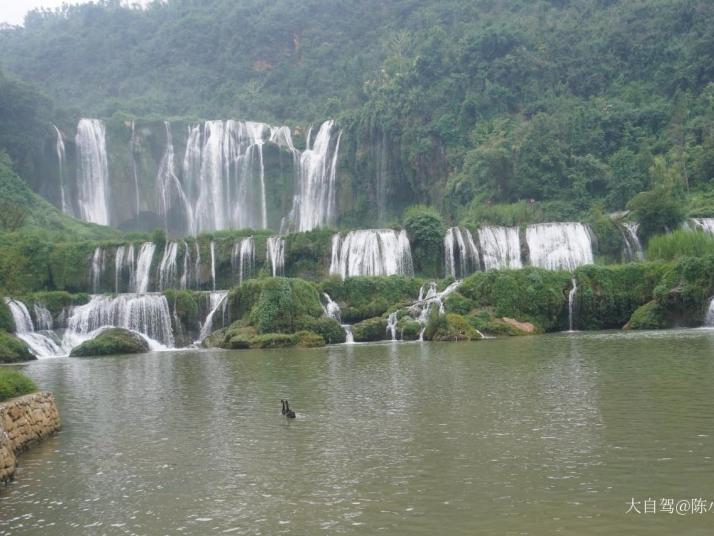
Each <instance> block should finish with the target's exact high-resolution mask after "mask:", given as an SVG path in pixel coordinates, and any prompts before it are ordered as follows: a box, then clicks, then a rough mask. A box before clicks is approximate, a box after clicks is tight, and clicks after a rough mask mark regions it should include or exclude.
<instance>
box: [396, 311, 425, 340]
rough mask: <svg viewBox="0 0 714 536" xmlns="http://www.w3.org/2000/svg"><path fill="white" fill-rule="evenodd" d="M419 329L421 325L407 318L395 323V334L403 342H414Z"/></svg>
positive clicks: (417, 336) (417, 337)
mask: <svg viewBox="0 0 714 536" xmlns="http://www.w3.org/2000/svg"><path fill="white" fill-rule="evenodd" d="M421 329H422V326H421V324H420V323H419V322H417V321H416V320H414V319H413V318H411V317H408V316H405V317H402V318H400V319H399V322H398V323H397V334H398V336H399V338H400V339H402V340H403V341H416V340H417V339H419V334H420V333H421Z"/></svg>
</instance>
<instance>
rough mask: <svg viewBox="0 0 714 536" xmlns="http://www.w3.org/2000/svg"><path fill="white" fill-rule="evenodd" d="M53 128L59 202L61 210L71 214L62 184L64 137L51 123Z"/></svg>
mask: <svg viewBox="0 0 714 536" xmlns="http://www.w3.org/2000/svg"><path fill="white" fill-rule="evenodd" d="M52 128H54V129H55V134H56V135H57V141H56V142H55V152H56V153H57V165H58V166H59V167H58V169H59V190H60V204H61V208H62V212H64V213H65V214H72V212H71V210H70V209H69V207H68V206H67V194H66V192H65V186H64V167H65V165H64V161H65V154H66V153H65V147H64V138H62V132H60V129H58V128H57V127H56V126H55V125H52Z"/></svg>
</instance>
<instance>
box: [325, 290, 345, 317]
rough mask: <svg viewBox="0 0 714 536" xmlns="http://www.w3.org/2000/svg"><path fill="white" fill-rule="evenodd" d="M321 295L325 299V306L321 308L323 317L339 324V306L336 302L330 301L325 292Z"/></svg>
mask: <svg viewBox="0 0 714 536" xmlns="http://www.w3.org/2000/svg"><path fill="white" fill-rule="evenodd" d="M322 295H323V296H324V298H325V304H324V305H323V306H322V309H323V311H324V312H325V316H327V317H329V318H334V319H335V320H337V321H338V322H340V321H341V319H340V314H341V311H340V306H339V305H338V304H337V302H335V301H333V300H332V298H331V297H330V295H329V294H328V293H327V292H323V293H322Z"/></svg>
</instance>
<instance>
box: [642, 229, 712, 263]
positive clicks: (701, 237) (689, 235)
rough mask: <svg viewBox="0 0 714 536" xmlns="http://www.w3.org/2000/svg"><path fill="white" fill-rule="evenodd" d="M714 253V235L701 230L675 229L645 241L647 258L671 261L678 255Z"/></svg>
mask: <svg viewBox="0 0 714 536" xmlns="http://www.w3.org/2000/svg"><path fill="white" fill-rule="evenodd" d="M706 255H714V236H712V235H710V234H708V233H704V232H702V231H689V230H684V229H677V230H676V231H674V232H672V233H668V234H662V235H657V236H653V237H652V238H650V240H649V242H648V243H647V258H648V259H649V260H663V261H673V260H677V259H679V258H680V257H685V256H688V257H704V256H706Z"/></svg>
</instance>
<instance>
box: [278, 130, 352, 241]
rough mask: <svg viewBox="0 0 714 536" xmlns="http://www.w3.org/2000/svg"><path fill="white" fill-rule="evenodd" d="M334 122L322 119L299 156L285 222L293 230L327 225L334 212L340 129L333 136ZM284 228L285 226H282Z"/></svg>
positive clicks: (334, 214) (333, 216) (335, 214)
mask: <svg viewBox="0 0 714 536" xmlns="http://www.w3.org/2000/svg"><path fill="white" fill-rule="evenodd" d="M334 127H335V123H334V121H332V120H329V121H325V122H324V123H323V124H322V125H321V126H320V130H319V131H318V133H317V136H316V137H315V141H314V143H313V144H312V146H311V145H310V142H311V139H310V136H308V139H307V147H306V149H305V151H304V152H303V153H302V154H301V155H300V156H299V167H298V176H297V184H296V189H295V196H294V198H293V207H292V210H291V211H290V214H289V216H288V222H289V223H288V226H289V228H290V229H291V230H294V231H309V230H311V229H315V228H317V227H322V226H325V225H330V224H332V223H334V222H335V220H336V216H337V210H336V208H337V206H336V202H335V198H336V195H335V194H336V190H337V188H336V181H335V177H336V171H337V155H338V153H339V149H340V138H341V137H342V132H341V131H340V132H338V134H337V136H336V137H335V136H334V130H335V128H334ZM282 230H283V231H284V232H285V231H286V230H287V229H282Z"/></svg>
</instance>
